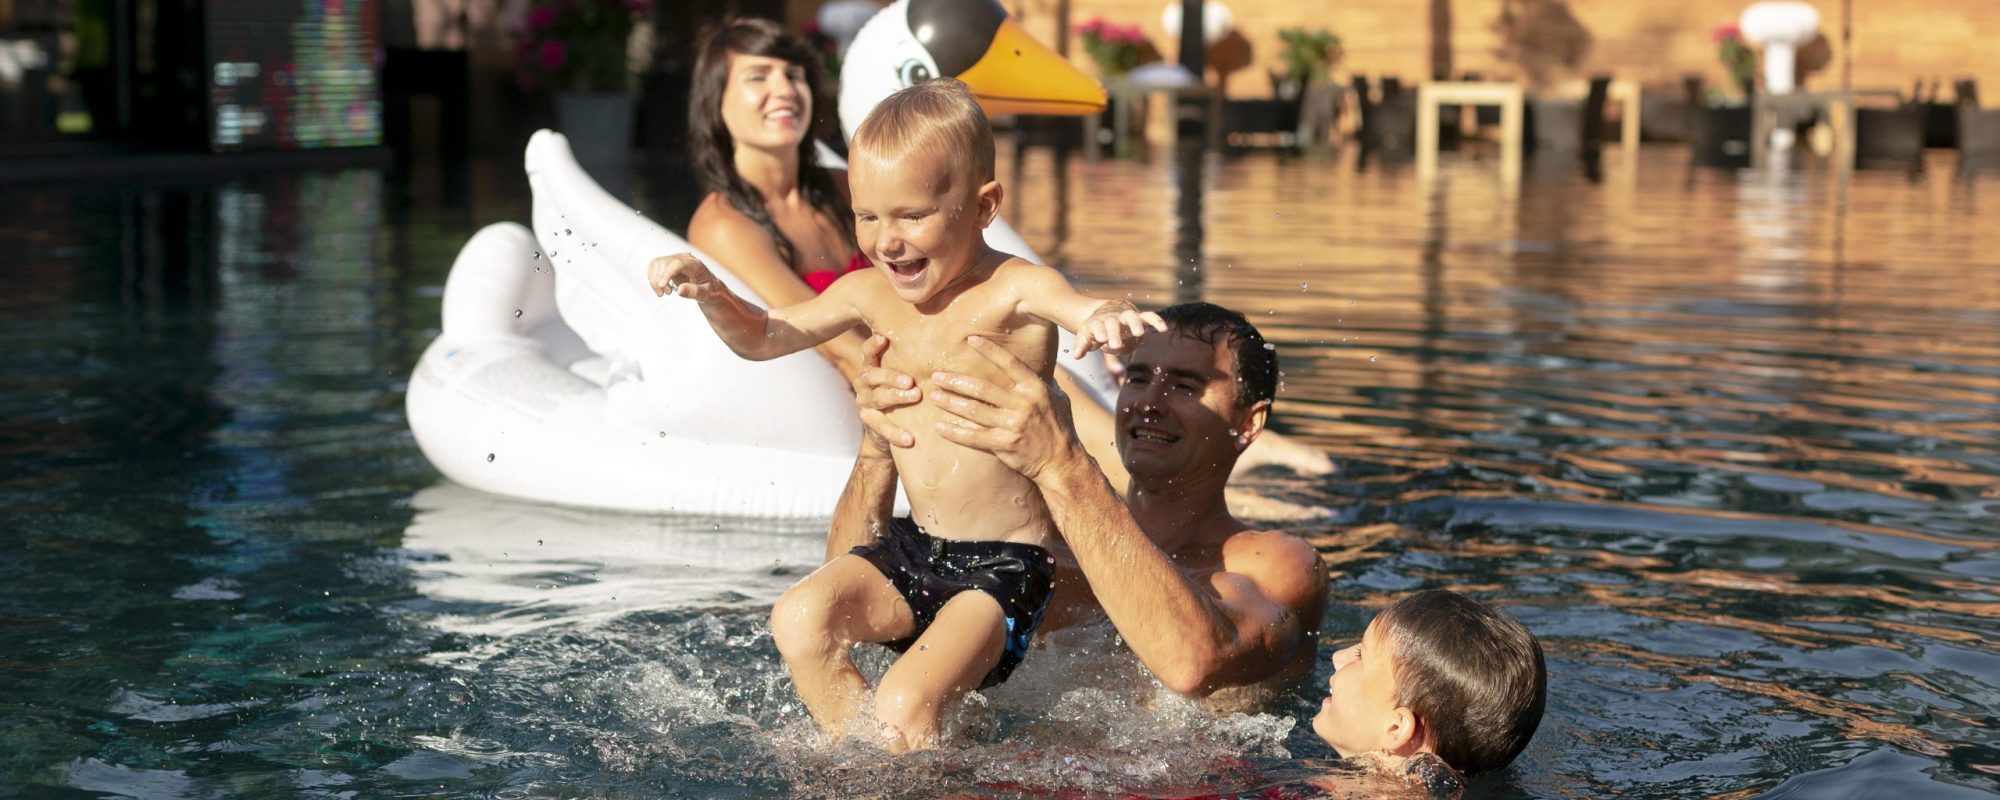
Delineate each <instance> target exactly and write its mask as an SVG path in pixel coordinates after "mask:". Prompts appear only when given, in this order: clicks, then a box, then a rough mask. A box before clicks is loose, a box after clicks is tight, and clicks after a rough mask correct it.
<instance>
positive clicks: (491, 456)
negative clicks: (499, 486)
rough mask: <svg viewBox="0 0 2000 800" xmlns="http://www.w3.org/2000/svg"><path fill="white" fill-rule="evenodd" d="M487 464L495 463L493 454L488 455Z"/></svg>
mask: <svg viewBox="0 0 2000 800" xmlns="http://www.w3.org/2000/svg"><path fill="white" fill-rule="evenodd" d="M486 463H488V464H491V463H493V454H492V453H487V454H486Z"/></svg>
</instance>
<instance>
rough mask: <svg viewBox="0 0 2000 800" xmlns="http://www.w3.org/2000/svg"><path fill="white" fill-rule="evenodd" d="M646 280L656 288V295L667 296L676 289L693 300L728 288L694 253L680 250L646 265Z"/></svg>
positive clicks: (704, 297) (675, 292)
mask: <svg viewBox="0 0 2000 800" xmlns="http://www.w3.org/2000/svg"><path fill="white" fill-rule="evenodd" d="M646 283H647V285H650V286H652V287H653V296H654V297H666V296H667V293H668V292H672V293H673V294H674V295H676V296H679V297H685V298H688V299H690V300H707V299H708V298H711V297H714V296H716V295H717V294H720V293H722V292H726V291H728V289H727V288H725V287H724V286H723V285H722V281H719V280H716V279H715V275H714V273H711V272H709V271H708V265H707V264H703V263H701V259H699V258H695V257H694V254H693V253H676V254H674V255H670V256H660V257H659V258H655V259H653V260H652V262H651V263H649V264H647V265H646Z"/></svg>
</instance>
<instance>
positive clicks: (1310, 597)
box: [1222, 530, 1326, 616]
mask: <svg viewBox="0 0 2000 800" xmlns="http://www.w3.org/2000/svg"><path fill="white" fill-rule="evenodd" d="M1222 569H1223V570H1224V571H1225V572H1229V573H1232V574H1236V575H1241V576H1243V577H1244V578H1247V579H1249V580H1250V581H1251V582H1252V583H1255V584H1256V585H1257V588H1258V590H1259V591H1261V592H1262V593H1263V594H1264V596H1265V597H1268V598H1270V599H1271V600H1272V601H1273V602H1275V603H1277V604H1279V605H1282V606H1284V607H1286V608H1289V609H1292V610H1294V611H1317V609H1314V608H1312V607H1313V606H1314V605H1316V604H1320V603H1323V602H1324V596H1325V593H1326V567H1325V565H1324V564H1323V563H1321V561H1320V558H1319V551H1318V550H1316V549H1314V548H1313V546H1312V545H1311V544H1310V543H1308V542H1307V541H1306V540H1304V539H1301V538H1299V537H1297V536H1293V535H1291V534H1289V533H1285V532H1283V531H1274V530H1263V531H1257V530H1252V531H1244V532H1242V533H1239V534H1236V535H1235V536H1231V537H1229V540H1228V541H1226V542H1223V544H1222ZM1315 616H1316V615H1315Z"/></svg>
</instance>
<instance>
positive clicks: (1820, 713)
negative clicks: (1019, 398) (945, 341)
mask: <svg viewBox="0 0 2000 800" xmlns="http://www.w3.org/2000/svg"><path fill="white" fill-rule="evenodd" d="M1001 163H1002V176H1001V177H1002V180H1003V181H1005V182H1006V184H1007V186H1008V193H1009V194H1008V198H1009V199H1008V201H1007V206H1006V213H1007V214H1008V215H1009V217H1010V219H1012V221H1013V222H1014V223H1015V224H1016V225H1017V226H1018V227H1020V228H1021V230H1022V231H1023V233H1024V234H1025V235H1026V236H1027V238H1028V239H1029V241H1030V242H1031V243H1033V244H1035V246H1036V247H1037V248H1038V249H1040V250H1041V252H1042V253H1044V254H1045V255H1046V256H1047V257H1049V258H1050V259H1051V260H1052V261H1054V262H1056V263H1059V264H1062V265H1064V266H1066V267H1067V268H1069V269H1070V270H1071V271H1072V273H1073V274H1074V276H1075V278H1076V280H1077V281H1078V283H1079V284H1081V285H1082V286H1084V287H1085V288H1086V289H1088V290H1090V291H1094V292H1098V293H1101V294H1107V295H1110V294H1123V293H1130V294H1131V295H1132V296H1133V298H1134V299H1135V300H1137V301H1139V302H1140V303H1141V304H1143V305H1149V306H1154V307H1157V306H1160V305H1164V304H1168V303H1171V302H1176V301H1179V300H1186V299H1195V298H1203V299H1208V300H1212V301H1215V302H1219V303H1222V304H1224V305H1228V306H1231V307H1234V308H1238V309H1241V310H1244V311H1246V312H1247V313H1250V314H1251V315H1252V316H1253V317H1255V320H1256V321H1257V322H1258V323H1259V324H1260V325H1261V326H1262V327H1263V328H1264V330H1265V331H1266V333H1267V335H1269V336H1270V338H1272V339H1273V340H1275V341H1277V342H1278V343H1279V346H1280V353H1281V355H1282V358H1283V369H1284V378H1283V388H1282V389H1281V391H1280V396H1279V405H1278V411H1279V413H1278V416H1277V427H1278V428H1280V429H1282V430H1285V431H1286V432H1287V433H1289V434H1290V435H1293V436H1296V437H1298V438H1300V439H1303V440H1306V441H1309V442H1312V443H1314V444H1316V445H1319V446H1321V447H1324V448H1326V449H1327V450H1329V451H1330V452H1332V453H1333V454H1334V456H1335V457H1336V458H1337V460H1338V462H1339V465H1340V471H1339V473H1338V474H1336V475H1334V476H1332V477H1328V478H1311V479H1308V478H1301V477H1297V476H1293V475H1289V474H1286V473H1283V472H1277V471H1270V472H1263V473H1259V474H1258V475H1257V476H1255V479H1254V485H1255V487H1256V488H1257V489H1258V490H1259V491H1260V492H1261V493H1263V494H1266V495H1269V496H1273V497H1276V498H1280V499H1282V500H1284V501H1286V502H1288V503H1291V504H1293V505H1296V506H1300V507H1303V508H1307V509H1313V510H1314V511H1313V513H1311V514H1309V515H1306V517H1305V518H1304V519H1301V520H1294V521H1288V522H1283V523H1279V524H1280V525H1281V526H1282V527H1284V528H1286V529H1288V530H1291V531H1293V532H1295V533H1297V534H1298V535H1300V536H1303V537H1306V538H1307V539H1309V540H1310V541H1312V542H1314V543H1315V544H1316V545H1317V546H1318V547H1319V548H1320V549H1321V551H1322V552H1323V553H1324V554H1325V556H1326V560H1327V562H1328V563H1329V565H1330V580H1331V582H1332V606H1331V608H1330V609H1329V611H1328V614H1327V625H1326V630H1325V632H1324V636H1323V641H1322V643H1321V650H1322V652H1323V653H1324V654H1326V655H1330V654H1331V653H1332V651H1333V650H1334V649H1335V648H1336V646H1338V645H1339V644H1341V643H1343V642H1346V641H1350V640H1352V639H1354V638H1355V637H1357V636H1358V635H1359V633H1360V631H1361V629H1362V628H1363V626H1364V625H1365V624H1366V622H1367V619H1368V617H1369V615H1370V614H1372V613H1373V611H1374V610H1376V609H1379V608H1380V607H1382V606H1383V605H1386V604H1387V603H1389V602H1391V601H1392V600H1394V599H1395V598H1397V597H1400V596H1402V595H1404V594H1406V593H1408V592H1410V591H1413V590H1416V589H1421V588H1428V587H1449V588H1456V589H1460V590H1462V591H1467V592H1469V593H1471V594H1473V595H1474V596H1476V597H1479V598H1480V599H1482V600H1485V601H1488V602H1491V603H1494V604H1497V605H1499V606H1502V607H1504V608H1505V609H1506V610H1508V611H1509V612H1510V613H1512V614H1514V615H1516V616H1518V617H1519V618H1520V619H1522V620H1523V621H1524V622H1525V623H1527V625H1528V626H1529V627H1530V628H1531V629H1533V630H1534V631H1535V633H1536V634H1537V635H1538V636H1539V637H1540V638H1541V640H1542V644H1543V647H1544V648H1545V650H1546V651H1547V654H1548V657H1549V669H1550V692H1549V712H1548V716H1547V718H1546V719H1545V720H1544V721H1543V724H1542V727H1541V729H1540V732H1539V733H1538V734H1537V736H1536V738H1535V740H1534V742H1533V744H1532V745H1531V746H1530V747H1529V749H1528V751H1527V752H1526V754H1525V755H1524V756H1523V757H1522V758H1521V759H1520V760H1519V761H1518V762H1516V764H1515V766H1514V767H1513V768H1512V769H1510V770H1508V771H1507V772H1506V773H1505V774H1504V775H1503V776H1501V778H1500V779H1499V780H1497V781H1491V782H1487V783H1485V784H1482V785H1480V786H1477V787H1476V788H1477V790H1478V791H1479V792H1480V793H1482V794H1493V795H1500V796H1513V795H1532V796H1547V797H1602V796H1621V797H1686V796H1710V795H1725V796H1734V797H1747V796H1759V795H1762V796H1770V797H1881V796H1902V797H1925V798H1932V797H1975V796H1979V797H1983V796H1992V795H1993V794H1995V793H1996V792H2000V734H1996V733H1995V730H1996V725H2000V717H1997V716H1996V713H1995V711H1994V709H1995V708H1996V706H2000V649H1996V646H1995V640H1996V638H2000V637H1996V633H2000V596H1996V594H2000V556H1996V553H1995V548H1996V545H2000V226H1995V225H1993V224H1991V223H1990V221H1989V219H1990V218H1988V217H1986V216H1984V215H1982V214H1981V213H1980V211H1979V208H1980V205H1981V201H1982V199H1983V200H1985V201H1986V202H1995V201H1996V200H2000V184H1996V182H1995V180H1994V178H1993V177H1992V176H1977V177H1971V178H1961V177H1959V176H1957V175H1955V174H1954V172H1953V167H1954V166H1955V165H1954V164H1953V162H1952V160H1951V158H1950V157H1949V156H1946V157H1943V158H1941V159H1937V160H1934V161H1932V162H1930V163H1929V164H1928V165H1927V168H1926V169H1925V170H1924V171H1922V172H1919V173H1914V174H1906V173H1887V172H1864V173H1860V174H1857V175H1855V176H1854V177H1853V178H1852V180H1851V181H1845V180H1840V179H1837V178H1836V177H1835V176H1833V175H1831V174H1828V173H1826V172H1824V171H1821V170H1800V169H1793V170H1778V171H1772V172H1728V171H1716V170H1698V169H1690V168H1689V167H1688V165H1687V158H1686V153H1685V151H1684V150H1681V149H1676V148H1660V149H1648V150H1646V151H1645V152H1644V153H1643V154H1641V155H1640V156H1639V157H1637V158H1627V157H1625V156H1623V155H1621V154H1619V153H1617V152H1615V151H1614V152H1612V153H1610V154H1608V155H1607V159H1606V166H1605V170H1604V173H1603V176H1602V180H1601V181H1597V182H1593V181H1589V180H1586V179H1585V178H1584V176H1583V175H1582V173H1581V171H1580V170H1577V169H1575V168H1574V167H1573V166H1572V164H1571V163H1570V162H1564V161H1561V160H1558V159H1553V158H1543V159H1539V160H1537V162H1535V163H1534V164H1531V169H1530V172H1529V174H1528V175H1527V176H1526V177H1525V178H1524V182H1523V185H1522V186H1521V187H1519V188H1518V189H1513V188H1510V187H1507V186H1504V185H1502V184H1501V183H1500V182H1499V180H1498V178H1497V177H1496V176H1495V175H1494V173H1495V171H1496V170H1495V169H1494V165H1493V164H1492V162H1491V161H1490V160H1481V159H1477V158H1472V159H1462V160H1457V161H1447V163H1446V164H1445V165H1444V168H1443V172H1442V174H1441V176H1440V179H1439V181H1438V182H1437V183H1436V184H1435V185H1434V186H1432V187H1428V188H1427V187H1426V186H1424V185H1423V184H1420V183H1418V182H1417V181H1416V180H1415V178H1414V176H1413V175H1412V174H1411V172H1410V170H1409V169H1408V168H1407V167H1404V166H1397V165H1394V164H1390V165H1386V166H1385V165H1380V164H1375V163H1357V162H1356V161H1355V159H1354V158H1353V156H1352V154H1337V155H1331V156H1309V157H1284V156H1278V155H1274V154H1250V155H1243V156H1235V157H1221V156H1213V155H1211V156H1205V157H1178V156H1176V155H1174V154H1172V153H1158V154H1155V155H1154V156H1152V157H1150V158H1144V159H1141V160H1137V161H1114V160H1105V161H1095V162H1092V161H1085V160H1082V159H1080V158H1074V157H1072V158H1068V159H1058V158H1056V157H1055V156H1053V155H1052V154H1050V153H1049V152H1047V151H1043V150H1032V151H1027V152H1015V151H1013V150H1012V149H1011V148H1003V152H1002V158H1001ZM517 169H518V168H517V166H516V164H515V163H514V162H513V161H512V160H506V161H505V162H503V163H491V164H484V163H481V164H474V165H473V168H472V169H470V170H469V171H466V172H453V173H442V172H438V171H435V170H427V169H422V168H420V169H418V170H417V171H416V172H414V173H412V174H399V175H388V174H384V173H381V172H377V171H369V170H349V171H338V172H310V171H308V172H299V173H266V174H258V175H254V176H235V177H228V176H224V177H217V178H213V179H204V180H200V181H189V182H181V183H150V184H145V185H131V186H122V187H80V186H60V187H56V186H17V187H8V189H7V190H6V191H5V192H0V252H5V253H7V254H9V256H10V258H9V261H10V264H11V269H10V270H9V278H8V286H7V291H5V292H0V366H4V372H5V374H6V375H7V376H8V380H7V381H6V382H5V383H4V384H0V532H4V539H0V542H4V545H5V548H6V556H5V558H4V559H0V794H13V793H17V792H19V793H24V794H29V795H32V796H48V797H64V796H74V797H89V796H113V795H123V796H137V797H210V796H229V795H241V796H278V795H283V796H304V797H313V796H326V797H394V796H413V795H422V796H492V797H572V796H595V797H628V796H629V797H657V796H670V797H671V796H679V797H853V796H909V797H929V796H937V795H940V794H947V793H958V794H963V795H966V796H974V797H1004V796H1013V795H1015V794H1019V793H1030V794H1057V795H1076V794H1094V793H1130V794H1137V795H1143V796H1162V797H1186V796H1191V795H1197V794H1213V793H1223V794H1228V793H1246V794H1256V793H1258V792H1262V791H1264V790H1265V789H1267V788H1269V787H1273V786H1280V785H1293V786H1294V787H1296V785H1297V783H1298V781H1300V780H1301V779H1302V778H1304V777H1306V776H1308V775H1313V774H1322V773H1328V772H1332V773H1334V774H1336V775H1338V774H1339V773H1340V767H1339V765H1337V764H1335V763H1332V762H1331V759H1332V758H1333V754H1332V753H1331V752H1330V751H1329V750H1328V749H1327V748H1326V747H1325V746H1324V745H1323V744H1321V743H1319V742H1318V741H1317V740H1316V739H1315V738H1314V737H1312V736H1311V734H1310V731H1309V722H1308V720H1309V718H1310V716H1311V714H1312V712H1313V709H1314V708H1315V706H1316V705H1317V702H1318V700H1319V699H1320V697H1321V696H1323V694H1322V693H1323V691H1324V689H1323V687H1324V681H1325V679H1326V677H1327V675H1328V671H1329V669H1330V668H1329V667H1326V666H1322V667H1321V669H1320V671H1319V674H1318V675H1317V677H1316V680H1317V682H1316V683H1315V684H1313V685H1310V686H1304V687H1300V688H1299V689H1298V691H1297V692H1296V693H1295V694H1294V695H1293V696H1292V697H1291V698H1289V699H1287V700H1285V701H1283V702H1281V703H1280V704H1279V705H1278V706H1277V707H1276V708H1275V709H1273V710H1272V711H1271V712H1270V713H1261V714H1232V715H1222V716H1217V715H1214V714H1211V713H1208V712H1206V711H1204V710H1202V709H1201V708H1199V707H1196V706H1194V705H1192V704H1190V703H1187V702H1185V701H1182V700H1179V699H1177V698H1175V697H1173V696H1172V695H1170V694H1168V693H1166V692H1164V691H1163V690H1160V689H1159V688H1158V687H1157V686H1156V685H1154V684H1152V683H1151V682H1150V681H1149V680H1147V679H1145V678H1144V677H1143V676H1140V675H1138V674H1137V667H1136V666H1135V665H1134V663H1133V662H1131V661H1130V660H1129V659H1128V658H1127V657H1125V656H1123V655H1121V654H1120V650H1119V648H1118V647H1117V646H1116V644H1115V642H1112V641H1108V640H1106V639H1105V638H1104V636H1103V635H1101V634H1100V633H1098V632H1091V631H1082V632H1072V633H1066V634H1063V635H1061V636H1057V637H1052V639H1053V641H1051V642H1050V648H1049V649H1048V650H1046V651H1042V652H1038V653H1037V654H1036V657H1034V658H1031V659H1030V660H1029V661H1028V662H1027V664H1026V665H1024V666H1023V668H1022V670H1021V671H1020V672H1018V673H1017V674H1016V677H1015V678H1014V680H1012V681H1010V682H1009V683H1008V684H1006V685H1004V686H1002V687H999V688H998V689H996V690H994V691H992V692H988V693H985V694H982V695H979V696H978V697H976V698H975V699H974V700H972V701H971V702H970V703H969V704H968V707H967V709H966V710H965V712H964V713H963V714H962V715H961V716H960V718H959V719H958V720H957V721H956V724H957V726H958V728H959V730H960V732H961V735H960V738H959V740H958V742H957V743H956V744H955V745H954V746H953V747H951V748H949V749H947V750H945V751H941V752H936V753H930V754H923V755H918V756H911V757H904V758H894V759H892V758H889V757H886V756H882V755H880V754H876V753H871V752H869V751H867V750H866V749H865V748H860V747H855V746H846V747H837V748H820V747H816V746H814V744H813V743H812V737H811V736H810V723H809V722H808V720H807V719H806V717H805V715H804V712H803V710H802V708H801V707H800V706H799V705H798V703H797V701H796V698H795V697H794V696H793V694H792V691H791V688H790V684H789V681H788V679H787V677H786V674H785V671H784V669H783V667H782V665H781V664H780V662H779V660H778V657H777V653H776V651H775V649H774V648H773V647H772V645H771V641H770V638H769V635H768V633H767V631H766V624H765V615H766V613H767V612H768V610H769V606H770V603H771V601H772V600H773V598H775V597H776V596H777V594H778V593H779V592H781V591H782V590H783V589H784V588H785V587H786V586H788V585H789V584H790V583H791V582H792V581H794V580H796V579H797V578H798V577H799V576H800V575H802V574H804V572H806V571H808V570H810V569H811V568H812V567H813V566H814V564H815V563H816V561H817V559H818V558H819V554H820V552H821V546H822V543H823V539H822V537H823V535H824V531H823V529H822V527H821V526H819V525H816V524H813V523H794V522H773V521H760V520H743V519H721V518H698V517H676V516H665V517H636V516H625V515H618V514H608V513H600V512H592V511H583V510H576V509H565V508H558V507H552V506H539V505H533V504H527V503H520V502H516V501H511V500H505V499H500V498H494V497H490V496H485V495H481V494H479V493H476V492H472V491H470V490H467V489H463V488H460V487H456V486H453V485H450V484H448V483H444V482H443V481H442V480H441V478H440V477H439V476H438V474H437V473H436V472H435V471H434V470H433V469H432V468H431V467H430V466H429V464H428V463H427V462H426V461H425V460H424V458H423V456H422V455H421V454H420V453H419V452H418V450H417V448H416V446H415V444H414V442H413V441H412V439H411V437H410V434H409V431H408V428H407V426H406V424H405V421H404V417H403V390H404V387H405V382H406V381H407V379H408V376H409V373H410V370H411V367H412V365H413V364H414V363H415V361H416V359H417V356H418V354H419V353H420V352H421V350H422V348H423V347H424V346H425V345H426V344H427V343H428V342H429V341H430V339H431V338H432V337H433V336H435V335H436V333H437V326H438V299H439V296H440V291H441V289H440V287H441V286H442V284H443V280H444V276H445V270H446V268H447V266H448V265H449V264H450V261H451V258H452V256H453V255H454V254H455V253H456V250H457V248H458V246H459V245H460V244H462V243H463V242H464V240H465V238H466V237H467V236H468V235H470V233H471V232H472V231H473V230H476V229H477V227H478V226H479V225H482V224H485V223H487V222H492V221H498V220H503V219H522V218H524V217H525V216H526V213H527V200H526V187H525V181H524V180H522V179H521V178H520V177H519V175H518V174H515V172H516V171H517ZM685 187H686V180H685V177H684V176H683V175H680V174H677V173H676V172H675V170H674V169H673V168H671V167H670V166H668V167H661V168H656V169H651V170H643V171H639V172H636V173H635V175H634V177H633V178H632V179H631V180H630V181H629V183H628V185H627V186H626V187H625V191H627V192H628V193H629V196H630V197H631V198H632V202H633V204H634V205H635V206H637V207H639V208H641V209H643V210H645V211H647V213H649V214H651V215H653V216H654V217H655V218H658V219H662V220H665V221H667V222H668V223H669V224H670V225H672V226H676V227H678V226H679V225H681V224H684V220H685V219H686V217H687V215H688V214H689V213H690V211H691V206H692V202H693V200H694V199H695V198H693V197H691V196H690V194H691V193H690V192H689V191H688V190H687V189H686V188H685ZM864 662H865V667H866V668H867V669H870V670H880V669H882V668H883V666H884V664H885V663H886V661H885V657H884V656H883V655H882V654H881V653H880V652H876V651H870V652H865V653H864ZM1348 779H1351V780H1352V781H1354V783H1352V784H1351V785H1353V786H1366V784H1365V783H1361V782H1360V781H1362V779H1361V778H1359V777H1357V776H1348ZM1282 791H1285V792H1293V791H1295V790H1294V789H1286V790H1282ZM1288 796H1289V795H1288Z"/></svg>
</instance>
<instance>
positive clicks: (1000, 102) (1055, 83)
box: [958, 18, 1105, 116]
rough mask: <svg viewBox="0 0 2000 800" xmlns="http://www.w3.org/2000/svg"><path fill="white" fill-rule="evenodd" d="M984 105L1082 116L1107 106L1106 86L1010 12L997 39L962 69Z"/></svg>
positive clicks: (1001, 110) (997, 110)
mask: <svg viewBox="0 0 2000 800" xmlns="http://www.w3.org/2000/svg"><path fill="white" fill-rule="evenodd" d="M958 79H959V80H962V81H965V84H966V85H967V86H970V87H972V96H973V97H975V98H978V100H979V106H980V108H983V109H985V110H986V115H987V116H993V115H995V114H1049V115H1055V116H1082V115H1084V114H1094V113H1096V112H1099V111H1103V110H1104V101H1105V96H1104V87H1103V86H1101V85H1099V84H1098V82H1097V81H1096V80H1095V79H1093V78H1091V77H1090V76H1088V75H1085V74H1083V73H1082V72H1081V71H1079V70H1078V69H1077V68H1076V67H1074V66H1072V65H1071V64H1070V63H1069V62H1068V61H1067V60H1065V59H1063V57H1062V56H1059V55H1056V53H1055V51H1053V50H1050V49H1048V48H1047V47H1044V46H1043V45H1042V43H1041V42H1038V41H1035V39H1034V37H1031V36H1029V35H1028V32H1027V31H1024V30H1021V26H1020V25H1019V24H1017V23H1015V22H1014V20H1013V19H1011V18H1009V19H1007V20H1005V21H1003V22H1001V23H1000V30H999V32H997V33H995V34H994V35H993V44H992V45H991V46H989V47H987V48H986V54H985V55H983V56H980V57H979V60H978V61H977V62H974V63H973V65H972V66H971V67H970V68H969V69H966V70H965V71H964V72H961V73H959V74H958Z"/></svg>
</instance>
